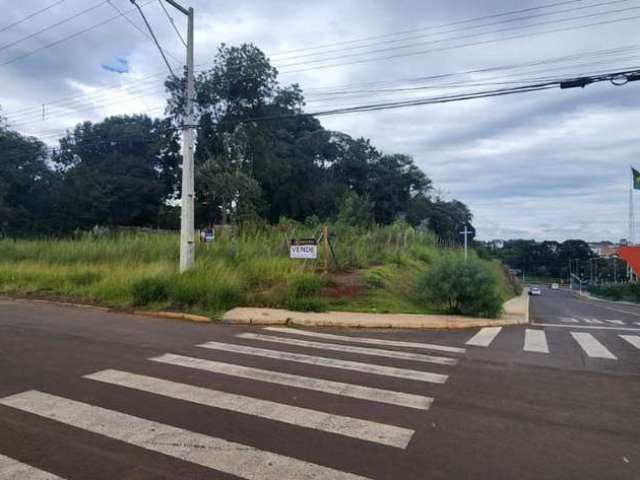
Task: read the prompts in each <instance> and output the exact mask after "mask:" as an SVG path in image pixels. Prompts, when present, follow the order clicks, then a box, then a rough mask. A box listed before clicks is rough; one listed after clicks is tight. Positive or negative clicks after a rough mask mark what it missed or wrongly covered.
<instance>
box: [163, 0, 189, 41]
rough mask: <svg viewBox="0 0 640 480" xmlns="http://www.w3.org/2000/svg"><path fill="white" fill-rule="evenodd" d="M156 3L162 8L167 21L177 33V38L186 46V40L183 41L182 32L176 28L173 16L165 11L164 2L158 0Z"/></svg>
mask: <svg viewBox="0 0 640 480" xmlns="http://www.w3.org/2000/svg"><path fill="white" fill-rule="evenodd" d="M158 3H159V4H160V6H161V7H162V10H163V11H164V13H165V15H166V16H167V19H168V20H169V23H170V24H171V26H172V27H173V30H174V31H175V32H176V35H178V38H179V39H180V41H181V42H182V44H183V45H184V46H185V47H186V46H187V42H185V41H184V38H183V37H182V34H181V33H180V30H178V27H177V26H176V22H175V21H174V20H173V17H172V16H171V15H170V14H169V12H168V11H167V9H166V7H165V6H164V3H163V2H162V0H158Z"/></svg>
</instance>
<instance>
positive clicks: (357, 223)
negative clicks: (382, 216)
mask: <svg viewBox="0 0 640 480" xmlns="http://www.w3.org/2000/svg"><path fill="white" fill-rule="evenodd" d="M374 222H375V217H374V204H373V202H372V201H371V200H370V199H369V196H368V195H366V194H365V195H363V196H360V195H358V194H357V193H356V192H348V193H346V194H345V195H344V197H343V198H342V201H341V202H340V211H339V213H338V223H341V224H343V225H350V226H352V227H360V228H368V227H371V226H372V225H373V224H374Z"/></svg>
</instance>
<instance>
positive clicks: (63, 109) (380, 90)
mask: <svg viewBox="0 0 640 480" xmlns="http://www.w3.org/2000/svg"><path fill="white" fill-rule="evenodd" d="M637 51H638V48H636V47H633V48H630V47H625V48H618V49H607V50H600V51H595V52H589V54H588V55H586V54H580V55H571V56H564V57H555V58H550V59H544V60H536V61H531V62H524V63H520V64H511V65H503V66H499V67H489V68H482V69H475V70H468V71H464V72H454V73H446V74H439V75H432V76H429V77H418V78H409V79H400V80H396V81H394V82H368V83H369V84H371V83H373V87H372V88H366V85H367V84H365V85H364V87H365V88H362V87H360V88H356V89H354V88H353V87H354V85H351V86H345V87H332V89H331V90H330V91H323V90H322V89H316V90H315V93H314V90H313V89H311V90H306V91H305V100H306V101H307V103H308V104H309V103H318V102H314V100H315V99H319V100H322V99H325V101H324V103H326V99H331V98H334V99H337V100H341V99H345V98H354V97H355V98H357V97H362V96H366V97H370V96H396V95H399V94H402V95H404V96H406V95H411V94H416V93H420V92H422V91H424V90H438V89H456V88H462V87H473V86H499V85H505V84H522V83H531V82H532V81H538V80H545V79H553V78H555V77H552V76H551V75H552V74H553V73H554V72H558V71H566V70H567V69H574V70H575V69H576V68H594V67H596V66H604V65H608V64H610V63H612V62H616V63H618V64H620V63H622V62H623V61H630V60H635V59H637V57H638V54H637V53H636V54H635V55H631V54H627V55H622V54H626V53H627V52H630V53H631V52H637ZM607 57H609V58H607ZM583 58H584V59H586V58H595V59H600V58H603V60H600V61H579V60H582V59H583ZM566 60H569V61H572V62H573V63H570V64H566V65H559V66H555V67H554V68H549V67H548V66H547V65H554V64H557V63H559V62H560V61H566ZM540 66H542V67H544V68H538V69H537V70H536V69H532V67H540ZM516 69H517V70H527V72H526V75H528V76H524V77H523V76H522V74H519V73H516V72H513V73H509V72H510V71H513V70H516ZM491 72H503V75H500V76H496V75H494V76H489V77H486V76H484V77H482V78H481V79H478V78H473V79H471V80H467V81H460V80H454V79H455V78H457V77H462V78H464V77H468V76H471V75H473V76H475V75H474V74H478V73H482V74H486V73H491ZM599 72H600V71H598V72H594V73H599ZM505 73H506V75H505ZM523 73H524V72H523ZM571 73H572V74H573V75H575V76H579V75H583V74H587V73H592V72H589V71H585V70H583V71H582V72H576V71H574V72H571ZM531 75H544V76H543V77H539V76H538V77H533V78H532V77H531ZM445 80H446V81H447V82H446V83H443V81H445ZM448 80H453V81H448ZM425 81H427V82H428V83H427V84H426V85H418V86H411V84H412V83H414V84H415V83H417V82H420V83H424V82H425ZM380 85H382V86H380ZM396 85H397V86H396ZM390 86H392V87H393V88H392V87H390ZM355 87H358V85H355ZM376 87H377V88H376ZM164 92H165V89H164V87H161V86H159V88H156V89H151V90H150V89H149V88H148V87H139V88H136V89H135V90H126V91H122V92H117V93H116V94H115V95H109V96H108V98H105V97H102V98H101V102H102V103H101V105H99V106H103V107H106V106H112V105H115V104H118V103H124V102H129V101H131V100H134V99H138V98H144V97H146V96H153V95H157V94H161V93H164ZM138 93H139V94H140V95H136V96H132V95H134V94H138ZM94 102H95V99H92V100H90V101H83V100H82V99H79V100H78V101H76V102H73V103H71V104H67V105H64V106H59V107H57V108H54V109H53V110H50V111H49V115H51V116H53V117H55V118H59V117H62V116H66V115H75V114H76V113H78V112H82V111H88V110H94V109H95V108H97V107H98V105H95V103H94ZM105 102H106V103H105ZM9 116H10V118H11V120H12V125H14V126H18V125H19V126H20V127H23V126H25V125H28V124H29V123H39V122H40V121H41V120H40V117H41V112H40V111H39V110H38V111H32V113H26V114H22V115H16V114H13V112H12V114H10V115H9Z"/></svg>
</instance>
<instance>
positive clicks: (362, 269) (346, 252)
mask: <svg viewBox="0 0 640 480" xmlns="http://www.w3.org/2000/svg"><path fill="white" fill-rule="evenodd" d="M320 230H321V229H320V228H318V227H307V226H304V225H300V224H294V223H286V222H282V223H281V224H280V225H277V226H266V225H260V226H256V225H249V226H245V227H243V228H236V229H231V228H229V229H225V230H221V231H219V232H217V238H216V240H215V243H214V244H213V245H211V246H208V247H207V246H205V245H198V250H197V267H196V268H195V270H193V271H191V272H189V273H187V274H184V275H179V274H178V273H177V264H178V257H179V250H178V240H179V237H178V235H177V234H174V233H117V234H109V235H99V236H96V235H89V234H85V235H82V236H80V237H79V238H75V239H62V240H61V239H48V240H22V239H20V240H11V239H4V240H0V293H3V294H5V295H18V296H38V297H53V298H64V299H67V300H74V301H80V302H85V303H93V304H98V305H104V306H110V307H117V308H131V307H143V308H154V309H174V310H183V311H190V312H196V313H205V314H208V315H211V316H216V315H217V314H218V313H219V312H221V311H224V310H226V309H229V308H232V307H235V306H239V305H248V306H268V307H286V308H290V309H297V310H315V311H322V310H326V309H329V308H330V309H334V310H353V311H378V312H412V313H429V312H435V311H441V310H442V308H441V306H438V305H429V304H427V303H426V302H425V301H424V300H421V299H420V296H419V295H417V294H416V293H417V292H416V289H417V288H418V287H417V285H418V279H419V278H420V276H421V275H424V274H425V272H427V271H428V270H429V265H430V264H432V263H433V262H434V261H435V260H436V259H439V258H442V257H443V256H456V255H460V252H455V251H445V250H440V249H438V248H436V247H435V246H434V241H433V238H432V237H431V236H430V235H429V234H427V233H424V232H418V231H416V230H414V229H412V228H410V227H408V226H406V225H404V224H395V225H392V226H388V227H380V228H374V229H369V230H359V229H354V228H350V227H342V228H341V227H331V228H330V232H331V234H330V238H331V244H332V246H333V250H334V253H335V255H331V257H330V266H331V273H330V274H329V275H324V274H323V265H324V263H323V261H322V251H321V249H320V258H319V259H318V260H315V261H314V260H291V259H289V257H288V244H289V241H290V240H291V239H294V238H310V237H314V238H317V237H319V234H320ZM487 266H489V268H493V269H495V271H496V272H498V273H499V275H497V277H499V280H500V282H499V283H500V286H499V288H500V291H501V295H502V296H503V297H504V298H507V297H509V296H511V295H512V294H513V291H512V288H511V286H510V285H509V283H508V281H507V280H506V278H505V277H504V276H503V275H502V269H501V266H500V265H499V264H495V263H493V264H490V263H489V262H487Z"/></svg>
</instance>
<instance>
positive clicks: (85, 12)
mask: <svg viewBox="0 0 640 480" xmlns="http://www.w3.org/2000/svg"><path fill="white" fill-rule="evenodd" d="M107 3H109V0H104V1H102V2H100V3H97V4H95V5H94V6H92V7H89V8H86V9H84V10H82V11H80V12H78V13H76V14H74V15H71V16H70V17H67V18H65V19H63V20H60V21H59V22H56V23H52V24H51V25H48V26H46V27H44V28H41V29H40V30H38V31H37V32H34V33H31V34H29V35H27V36H26V37H22V38H19V39H18V40H15V41H13V42H9V43H5V44H4V45H1V46H0V52H2V51H3V50H6V49H7V48H10V47H13V46H15V45H19V44H21V43H22V42H26V41H27V40H30V39H32V38H34V37H37V36H38V35H40V34H42V33H44V32H48V31H49V30H53V29H54V28H57V27H59V26H60V25H64V24H65V23H68V22H70V21H71V20H75V19H76V18H78V17H81V16H82V15H86V14H87V13H89V12H92V11H94V10H96V9H98V8H100V7H101V6H103V5H105V4H107Z"/></svg>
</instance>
